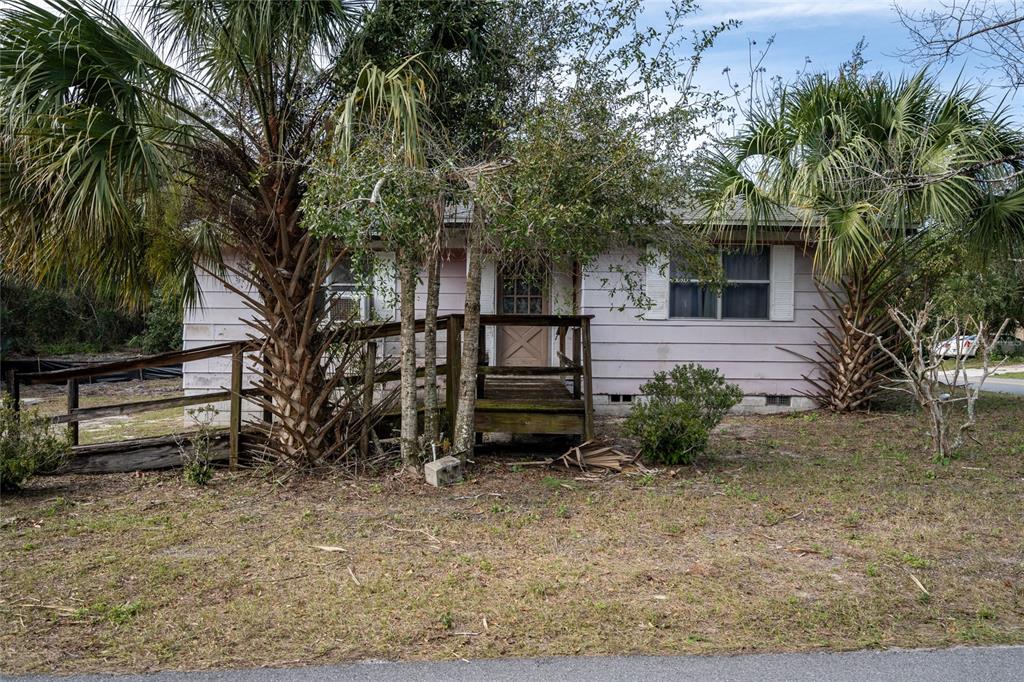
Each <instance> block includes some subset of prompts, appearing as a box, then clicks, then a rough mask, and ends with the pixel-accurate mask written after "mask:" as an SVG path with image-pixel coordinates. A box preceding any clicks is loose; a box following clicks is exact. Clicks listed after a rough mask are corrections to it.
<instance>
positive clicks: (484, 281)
mask: <svg viewBox="0 0 1024 682" xmlns="http://www.w3.org/2000/svg"><path fill="white" fill-rule="evenodd" d="M467 266H468V262H467ZM495 277H496V274H495V268H494V261H492V260H487V259H485V260H484V262H483V263H481V264H480V314H481V315H493V314H494V309H495V303H494V299H495V297H496V296H497V291H498V286H497V282H496V280H495Z"/></svg>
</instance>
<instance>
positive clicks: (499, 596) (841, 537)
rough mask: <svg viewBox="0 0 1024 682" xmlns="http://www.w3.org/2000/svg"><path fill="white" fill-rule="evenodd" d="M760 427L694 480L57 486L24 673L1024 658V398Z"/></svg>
mask: <svg viewBox="0 0 1024 682" xmlns="http://www.w3.org/2000/svg"><path fill="white" fill-rule="evenodd" d="M981 410H982V434H984V435H983V438H982V440H983V441H984V443H985V445H984V446H978V447H976V448H975V449H974V450H973V451H971V452H969V453H966V455H965V457H964V458H962V459H959V460H955V461H952V462H949V463H945V464H941V463H935V462H932V461H931V459H930V456H929V454H928V453H927V451H926V449H925V448H926V442H927V434H926V432H925V425H924V423H923V421H922V420H920V419H919V417H918V416H916V415H913V414H907V413H896V414H872V415H846V416H843V415H831V414H824V413H808V414H804V415H797V416H791V417H790V416H776V417H744V418H737V419H731V420H729V423H728V424H727V425H726V428H724V429H722V430H721V431H720V432H717V433H716V434H715V436H714V439H713V443H712V449H713V451H712V453H711V454H710V456H709V457H708V458H706V459H704V460H702V461H701V462H700V463H699V464H698V465H696V466H693V467H683V468H679V469H672V470H661V471H659V472H658V473H657V474H655V475H653V476H651V475H634V476H615V477H609V478H607V479H604V480H601V481H596V482H595V481H587V480H576V477H575V476H574V475H573V474H572V473H569V472H565V471H564V470H561V471H559V470H552V469H545V468H537V467H515V466H510V464H509V463H508V461H507V460H497V459H494V458H488V457H481V458H480V461H479V463H478V465H477V466H476V467H475V468H473V470H472V475H473V478H472V479H471V480H469V481H468V482H466V483H465V484H463V485H460V486H456V487H454V488H448V489H441V490H437V489H433V488H430V487H428V486H426V485H425V484H423V483H421V482H419V481H413V480H410V479H408V478H402V479H387V480H360V481H349V480H345V479H342V478H339V477H335V476H332V475H330V474H326V475H321V476H307V477H303V478H301V479H292V480H289V481H288V482H286V483H284V484H280V483H276V482H275V481H274V479H273V478H272V477H267V476H265V475H261V474H258V473H255V472H251V473H240V474H236V475H229V474H227V473H226V472H222V473H219V474H218V476H217V477H216V478H215V479H214V482H213V484H212V485H211V486H210V487H208V488H192V487H188V486H186V485H184V484H183V483H182V482H181V479H180V475H179V474H178V473H176V472H166V473H160V474H149V475H146V476H134V475H111V476H92V477H87V476H77V477H70V476H65V477H49V478H40V479H38V480H36V481H35V482H34V483H33V484H32V485H31V487H30V489H29V490H27V491H26V492H24V493H23V494H20V495H17V496H9V497H6V498H5V499H4V500H3V509H2V519H3V520H2V528H0V551H2V552H3V556H4V557H5V560H4V562H3V567H2V570H0V580H2V584H3V586H4V589H3V595H2V600H0V619H2V621H3V623H4V624H5V626H4V629H3V632H2V634H0V651H2V658H0V660H2V661H3V664H2V665H3V668H4V669H5V671H6V672H42V671H59V672H70V671H138V670H156V669H195V668H219V667H232V666H256V665H284V664H298V663H328V662H335V661H345V660H353V659H364V658H378V659H379V658H386V659H423V658H435V659H445V658H455V657H467V658H477V657H496V656H536V655H556V654H613V653H649V654H667V653H710V652H738V651H784V650H805V649H817V648H831V649H852V648H861V647H912V646H941V645H952V644H961V643H972V644H974V643H979V644H980V643H987V644H994V643H1021V642H1024V512H1022V510H1024V435H1022V434H1024V431H1022V428H1024V427H1022V424H1024V401H1022V400H1016V399H1013V398H994V397H993V398H986V399H985V401H984V403H983V404H982V406H981Z"/></svg>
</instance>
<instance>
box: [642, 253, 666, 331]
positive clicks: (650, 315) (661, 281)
mask: <svg viewBox="0 0 1024 682" xmlns="http://www.w3.org/2000/svg"><path fill="white" fill-rule="evenodd" d="M648 254H649V255H650V256H651V257H652V258H651V262H650V263H648V264H647V277H646V280H645V282H644V287H645V289H644V291H645V293H646V294H647V297H648V298H649V299H650V303H651V304H652V307H651V308H650V310H647V311H646V312H644V318H645V319H648V320H667V319H668V288H669V287H668V285H669V265H668V256H667V255H666V254H664V253H661V252H659V251H654V250H650V251H649V252H648Z"/></svg>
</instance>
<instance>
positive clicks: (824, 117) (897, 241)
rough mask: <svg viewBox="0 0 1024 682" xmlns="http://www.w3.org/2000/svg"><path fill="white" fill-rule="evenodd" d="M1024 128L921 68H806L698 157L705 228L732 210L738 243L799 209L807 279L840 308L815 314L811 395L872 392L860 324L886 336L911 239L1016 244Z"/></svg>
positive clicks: (976, 95) (867, 395)
mask: <svg viewBox="0 0 1024 682" xmlns="http://www.w3.org/2000/svg"><path fill="white" fill-rule="evenodd" d="M1022 172H1024V135H1022V133H1021V131H1020V130H1019V129H1018V128H1015V127H1014V125H1013V123H1012V121H1011V119H1010V118H1009V116H1008V114H1007V112H1006V109H1005V108H1003V107H997V108H996V109H995V110H994V111H990V110H989V109H988V102H987V100H986V98H985V95H984V93H983V92H982V91H981V90H978V89H972V88H969V87H967V86H965V85H957V86H955V87H953V88H952V89H951V90H949V91H948V92H943V91H942V90H941V89H940V88H939V86H938V85H937V83H936V82H935V81H934V80H933V79H932V78H930V77H928V76H927V75H926V74H925V73H923V72H922V73H919V74H917V75H915V76H913V77H909V78H901V79H899V80H895V81H893V80H888V79H885V78H882V77H880V76H876V77H872V78H866V77H864V76H862V75H860V74H858V73H857V71H856V69H850V70H847V71H845V72H841V73H840V74H839V76H838V77H835V78H831V77H829V76H827V75H816V76H812V77H809V78H807V79H804V80H802V81H800V82H799V83H797V84H796V85H795V86H793V87H792V88H789V89H786V90H783V91H782V92H780V93H779V94H778V96H777V97H776V98H775V99H774V100H773V101H772V102H770V103H769V104H768V105H767V106H765V107H763V108H762V109H761V110H759V111H753V112H751V113H750V115H749V116H748V121H747V123H746V124H745V125H744V126H743V128H742V129H741V130H740V132H739V134H737V135H735V136H733V137H730V138H727V139H724V140H721V141H720V144H718V145H717V146H715V147H714V148H713V149H711V150H710V151H709V152H708V153H707V154H706V155H705V156H704V158H703V160H702V164H701V183H700V184H701V187H702V192H701V195H700V204H701V206H702V209H703V213H704V214H705V216H706V218H707V221H708V225H709V226H710V228H711V229H712V230H716V231H717V230H721V229H723V228H724V227H725V226H726V225H727V223H728V222H729V219H730V218H731V219H732V220H735V215H736V212H737V211H739V212H740V213H741V214H742V217H743V220H744V221H745V222H746V225H747V241H748V242H749V243H755V242H758V241H761V240H763V239H764V237H765V234H766V232H765V230H766V228H765V226H766V225H770V224H771V218H772V217H773V216H775V215H778V212H779V211H785V210H793V211H795V212H796V213H797V214H798V215H800V216H801V217H802V219H803V233H804V238H805V240H806V241H807V242H808V243H809V244H813V245H814V246H815V252H814V253H815V256H814V259H815V260H814V264H815V270H816V274H817V275H818V277H819V281H821V282H822V284H823V286H824V288H825V290H826V291H827V292H828V294H829V295H830V296H831V298H832V300H833V302H834V303H835V305H836V308H837V309H838V311H839V312H838V316H837V319H836V320H834V321H833V322H834V324H826V325H823V329H822V336H823V338H824V341H825V343H824V344H823V346H822V348H821V350H820V351H819V353H818V357H817V360H816V361H817V363H818V365H819V367H820V369H821V370H822V372H823V375H824V376H823V377H822V378H820V379H814V381H815V382H816V384H817V389H818V391H817V395H816V396H815V397H817V398H818V399H819V400H820V401H822V402H824V403H825V404H827V405H829V406H831V407H833V408H835V409H843V410H846V409H855V408H857V407H860V406H862V405H864V404H865V402H867V401H868V400H870V399H871V397H872V396H873V395H874V394H875V393H876V391H877V389H878V387H879V385H880V382H881V372H882V370H884V368H885V363H884V360H880V359H879V357H878V354H877V353H876V352H874V351H873V347H872V340H871V339H870V338H869V337H866V336H865V335H864V334H862V333H861V332H865V331H866V332H871V333H875V334H881V335H883V336H884V335H885V332H886V330H887V327H886V325H887V324H888V322H886V320H887V319H888V316H887V315H886V314H885V310H884V309H885V305H884V304H885V303H886V302H887V299H890V297H891V296H892V295H893V294H894V292H895V291H897V289H898V286H899V285H900V283H901V282H902V283H903V284H905V283H906V280H905V278H904V277H903V276H904V275H906V274H907V267H908V263H910V261H908V260H907V258H908V255H909V254H911V253H913V252H914V249H915V248H918V244H919V243H923V242H924V241H925V240H920V239H919V237H920V236H921V235H923V234H926V233H928V232H929V231H930V230H931V231H934V228H936V227H938V226H942V227H943V228H944V229H946V230H949V231H950V232H951V233H952V234H959V235H962V236H964V237H965V238H966V239H967V240H968V242H969V243H971V244H973V246H974V247H975V249H976V250H978V251H982V252H985V251H989V252H990V251H993V250H997V251H998V252H1000V253H1007V252H1008V253H1018V254H1019V253H1021V252H1022V250H1024V176H1022Z"/></svg>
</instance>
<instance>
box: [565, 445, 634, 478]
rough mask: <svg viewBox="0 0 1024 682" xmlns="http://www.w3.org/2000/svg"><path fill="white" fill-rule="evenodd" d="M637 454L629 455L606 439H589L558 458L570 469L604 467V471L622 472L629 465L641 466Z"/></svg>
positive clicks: (584, 469) (582, 469) (585, 469)
mask: <svg viewBox="0 0 1024 682" xmlns="http://www.w3.org/2000/svg"><path fill="white" fill-rule="evenodd" d="M636 460H637V456H636V455H627V454H626V453H624V452H622V451H621V450H618V449H616V448H615V446H614V445H609V444H608V443H607V442H606V441H601V440H588V441H586V442H584V443H580V444H579V445H576V446H573V447H571V448H569V450H568V451H567V452H566V453H565V454H564V455H562V456H561V457H559V458H558V460H556V461H558V462H561V463H562V464H564V465H565V466H566V468H569V469H579V470H580V471H587V470H588V469H603V470H604V471H614V472H620V471H622V470H623V469H624V468H626V467H629V466H639V465H638V464H637V462H636Z"/></svg>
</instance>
